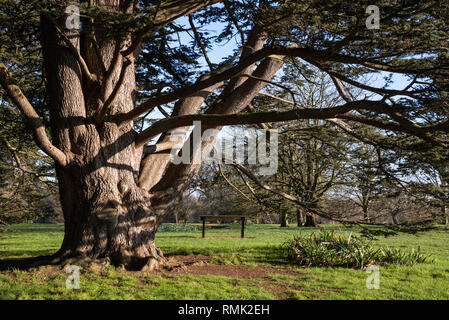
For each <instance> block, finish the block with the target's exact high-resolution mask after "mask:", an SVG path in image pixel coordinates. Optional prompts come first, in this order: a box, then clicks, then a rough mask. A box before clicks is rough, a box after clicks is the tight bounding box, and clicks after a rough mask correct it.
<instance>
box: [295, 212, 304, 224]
mask: <svg viewBox="0 0 449 320" xmlns="http://www.w3.org/2000/svg"><path fill="white" fill-rule="evenodd" d="M296 221H297V224H298V227H302V226H303V225H304V215H303V213H302V210H301V209H300V208H297V209H296Z"/></svg>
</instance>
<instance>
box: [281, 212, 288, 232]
mask: <svg viewBox="0 0 449 320" xmlns="http://www.w3.org/2000/svg"><path fill="white" fill-rule="evenodd" d="M280 224H281V227H282V228H286V227H288V220H287V212H286V211H285V210H282V211H281V216H280Z"/></svg>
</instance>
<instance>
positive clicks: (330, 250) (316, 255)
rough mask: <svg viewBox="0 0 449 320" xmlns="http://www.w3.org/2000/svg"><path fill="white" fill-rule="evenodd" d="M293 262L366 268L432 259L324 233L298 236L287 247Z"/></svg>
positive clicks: (358, 239) (415, 253)
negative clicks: (372, 265)
mask: <svg viewBox="0 0 449 320" xmlns="http://www.w3.org/2000/svg"><path fill="white" fill-rule="evenodd" d="M284 248H285V250H286V253H287V260H288V261H289V262H290V263H294V264H298V265H301V266H308V267H315V266H321V267H347V268H360V269H363V268H365V267H366V266H368V265H371V264H375V265H379V266H386V265H392V264H396V265H414V264H417V263H423V262H426V261H429V260H431V259H430V257H429V256H427V255H423V254H422V253H421V252H420V250H419V247H418V250H414V249H412V250H411V251H403V250H400V249H393V248H388V247H387V248H376V247H374V246H373V245H372V244H371V243H370V242H368V241H366V240H363V239H361V238H359V237H356V236H353V235H352V233H351V234H350V235H349V237H348V236H344V235H343V234H341V233H336V232H330V231H322V232H318V233H314V234H312V235H309V236H302V235H298V236H295V237H294V238H293V239H292V240H290V241H288V242H286V243H285V244H284Z"/></svg>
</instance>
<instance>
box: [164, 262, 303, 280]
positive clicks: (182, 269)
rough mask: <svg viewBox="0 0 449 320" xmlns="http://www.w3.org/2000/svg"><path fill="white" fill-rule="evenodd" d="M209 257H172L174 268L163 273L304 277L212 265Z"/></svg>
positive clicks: (283, 271) (278, 270) (264, 269)
mask: <svg viewBox="0 0 449 320" xmlns="http://www.w3.org/2000/svg"><path fill="white" fill-rule="evenodd" d="M210 260H211V257H207V256H171V257H169V262H171V264H172V266H171V267H169V268H168V269H166V270H164V271H161V272H162V273H167V272H169V273H177V274H192V275H200V276H222V277H228V278H240V279H269V278H270V275H273V274H281V275H290V276H304V275H305V274H304V273H300V272H297V271H294V270H289V269H284V268H273V267H263V266H250V265H227V264H213V263H210Z"/></svg>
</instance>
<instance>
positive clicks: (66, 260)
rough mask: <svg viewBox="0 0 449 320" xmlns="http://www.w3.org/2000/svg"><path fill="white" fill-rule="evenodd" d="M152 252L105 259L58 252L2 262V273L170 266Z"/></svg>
mask: <svg viewBox="0 0 449 320" xmlns="http://www.w3.org/2000/svg"><path fill="white" fill-rule="evenodd" d="M152 251H154V252H153V255H152V256H148V257H137V256H133V255H127V254H124V253H119V254H113V255H111V256H110V257H103V258H90V257H87V256H83V255H80V254H73V253H71V252H57V253H55V254H53V255H47V256H39V257H33V258H20V259H5V260H0V271H4V270H13V269H19V270H28V269H32V268H38V267H41V266H61V267H63V268H65V267H66V266H69V265H76V266H78V267H81V268H82V269H85V270H103V269H104V268H106V267H108V266H110V265H113V266H116V267H122V268H123V269H124V270H128V271H142V272H153V271H155V270H158V269H160V268H161V267H163V266H167V265H168V261H167V259H166V258H165V257H164V255H163V254H162V251H161V250H160V249H156V250H152Z"/></svg>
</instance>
